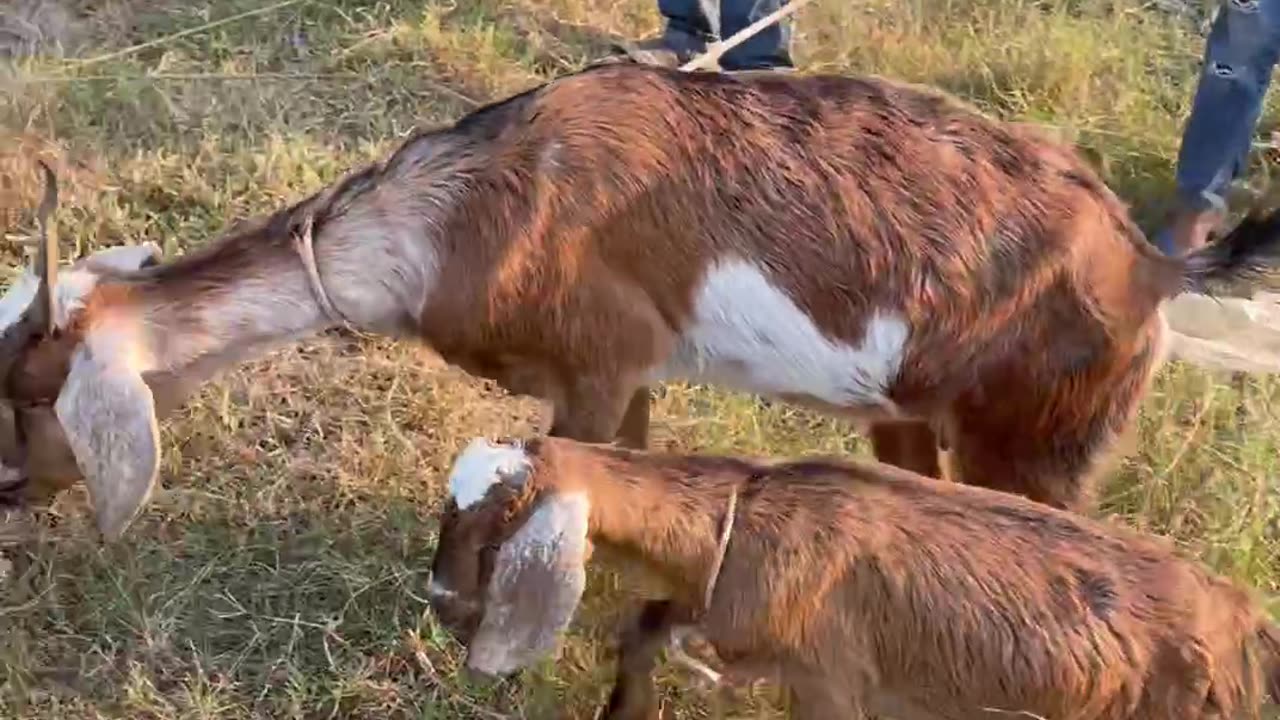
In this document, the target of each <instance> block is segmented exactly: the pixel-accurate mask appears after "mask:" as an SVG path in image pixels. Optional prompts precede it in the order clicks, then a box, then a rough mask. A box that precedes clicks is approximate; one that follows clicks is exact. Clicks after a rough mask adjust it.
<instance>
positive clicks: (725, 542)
mask: <svg viewBox="0 0 1280 720" xmlns="http://www.w3.org/2000/svg"><path fill="white" fill-rule="evenodd" d="M737 514H738V488H737V487H734V488H733V489H732V490H730V491H729V507H728V509H727V510H725V513H724V525H723V526H722V527H721V528H720V540H719V542H717V543H716V556H715V558H713V559H712V561H711V572H710V573H708V575H707V587H706V589H705V590H704V591H703V594H702V609H703V610H707V609H708V608H710V607H711V598H712V596H713V595H715V592H716V583H717V582H718V581H719V580H720V568H721V566H723V565H724V556H725V555H726V554H727V553H728V552H729V536H730V535H732V534H733V521H734V518H735V517H736V516H737Z"/></svg>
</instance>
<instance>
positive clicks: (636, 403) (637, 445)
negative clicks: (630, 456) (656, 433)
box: [614, 385, 649, 450]
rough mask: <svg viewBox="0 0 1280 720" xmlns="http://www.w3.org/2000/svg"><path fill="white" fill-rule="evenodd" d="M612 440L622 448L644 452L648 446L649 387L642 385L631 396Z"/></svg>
mask: <svg viewBox="0 0 1280 720" xmlns="http://www.w3.org/2000/svg"><path fill="white" fill-rule="evenodd" d="M614 439H615V440H616V441H617V442H618V444H619V445H621V446H623V447H628V448H632V449H635V450H644V449H645V447H646V446H648V444H649V386H648V385H643V386H641V387H640V388H638V389H637V390H636V391H635V392H634V393H632V394H631V402H629V403H627V411H626V412H625V413H624V414H623V415H622V425H621V426H620V427H619V428H618V432H617V434H616V435H615V436H614Z"/></svg>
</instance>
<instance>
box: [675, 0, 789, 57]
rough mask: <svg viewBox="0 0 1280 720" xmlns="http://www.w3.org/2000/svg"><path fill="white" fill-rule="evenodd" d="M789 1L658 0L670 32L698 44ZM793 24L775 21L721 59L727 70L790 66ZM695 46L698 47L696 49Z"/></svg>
mask: <svg viewBox="0 0 1280 720" xmlns="http://www.w3.org/2000/svg"><path fill="white" fill-rule="evenodd" d="M785 2H786V0H658V12H661V13H662V15H663V17H665V18H666V20H667V35H668V37H670V36H672V35H673V34H681V35H685V36H690V37H692V38H694V39H695V40H696V41H697V42H699V43H705V42H709V41H710V42H714V41H716V40H723V39H725V38H728V37H729V36H731V35H733V34H734V33H736V32H738V31H739V30H741V29H743V28H745V27H746V26H748V25H750V24H751V23H753V22H755V21H756V20H759V19H760V18H762V17H764V16H765V15H768V14H769V13H771V12H773V11H775V10H777V9H778V8H780V7H782V5H783V4H784V3H785ZM790 43H791V27H790V22H789V21H788V20H787V19H785V18H784V19H783V20H782V22H777V23H774V24H773V25H770V26H768V27H766V28H765V29H763V30H761V31H760V32H758V33H756V34H755V35H753V36H751V38H750V39H748V40H747V41H746V42H744V43H742V44H741V45H739V46H737V47H735V48H734V49H732V50H730V51H729V52H728V53H726V54H725V55H724V57H722V58H721V59H720V66H721V67H722V68H724V69H725V70H751V69H758V68H769V67H776V66H779V65H783V66H790V65H791V53H790V47H789V46H790ZM695 49H696V48H695Z"/></svg>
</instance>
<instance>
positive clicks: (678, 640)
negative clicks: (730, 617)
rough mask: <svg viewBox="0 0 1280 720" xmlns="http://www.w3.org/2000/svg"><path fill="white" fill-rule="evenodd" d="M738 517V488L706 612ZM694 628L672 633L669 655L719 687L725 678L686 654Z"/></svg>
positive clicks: (726, 522)
mask: <svg viewBox="0 0 1280 720" xmlns="http://www.w3.org/2000/svg"><path fill="white" fill-rule="evenodd" d="M737 515H738V488H737V487H734V488H733V489H732V490H730V491H729V507H728V508H727V509H726V510H725V514H724V524H723V525H722V526H721V527H720V539H719V540H718V541H717V543H716V555H715V557H714V558H713V559H712V561H711V571H710V572H708V573H707V585H706V587H705V588H704V589H703V593H702V609H703V611H704V612H705V611H706V610H708V609H709V608H710V607H711V598H712V597H713V596H714V595H715V593H716V583H717V582H718V581H719V580H720V570H721V568H723V566H724V557H725V555H727V554H728V552H729V537H730V536H731V535H733V523H734V518H736V517H737ZM692 630H693V628H692V627H679V628H675V629H674V630H672V632H671V638H670V639H669V640H668V642H667V653H668V655H669V656H670V658H671V659H672V660H673V661H674V662H676V663H677V664H679V665H683V666H685V667H686V668H688V669H689V670H692V671H693V672H695V673H697V674H698V675H700V676H702V677H703V678H704V679H705V680H707V681H708V682H709V683H711V684H712V685H719V684H720V682H721V681H722V680H723V679H724V676H723V675H721V674H720V673H718V672H716V671H715V670H713V669H711V668H710V667H708V666H707V664H706V663H704V662H702V661H701V660H698V659H697V658H695V657H693V656H691V655H690V654H689V653H687V652H685V649H684V641H685V639H687V638H688V636H689V635H690V633H691V632H692Z"/></svg>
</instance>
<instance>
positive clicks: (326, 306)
mask: <svg viewBox="0 0 1280 720" xmlns="http://www.w3.org/2000/svg"><path fill="white" fill-rule="evenodd" d="M312 222H313V218H312V217H311V216H310V215H307V217H306V219H305V220H303V221H302V230H301V232H299V233H298V234H296V235H294V236H293V247H294V250H296V251H297V253H298V257H299V258H300V259H301V260H302V267H304V268H305V269H306V271H307V282H308V283H310V285H311V294H312V295H314V296H315V298H316V303H317V304H319V305H320V311H321V312H323V313H324V314H325V315H326V316H328V318H329V320H330V321H331V322H333V323H335V324H337V325H341V326H342V327H343V328H345V329H347V330H348V331H350V332H353V333H355V332H357V331H356V328H355V325H354V324H352V322H351V321H350V320H348V319H347V316H346V315H343V314H342V313H340V312H338V308H337V307H335V306H334V304H333V301H332V300H330V299H329V293H327V292H325V289H324V282H323V281H321V280H320V268H319V266H318V265H316V248H315V242H314V239H313V237H312V231H311V226H312Z"/></svg>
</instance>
